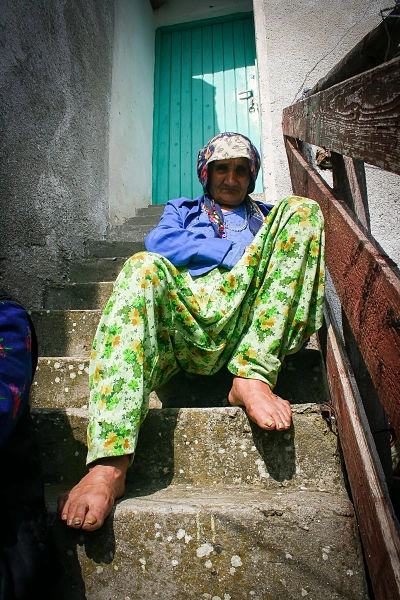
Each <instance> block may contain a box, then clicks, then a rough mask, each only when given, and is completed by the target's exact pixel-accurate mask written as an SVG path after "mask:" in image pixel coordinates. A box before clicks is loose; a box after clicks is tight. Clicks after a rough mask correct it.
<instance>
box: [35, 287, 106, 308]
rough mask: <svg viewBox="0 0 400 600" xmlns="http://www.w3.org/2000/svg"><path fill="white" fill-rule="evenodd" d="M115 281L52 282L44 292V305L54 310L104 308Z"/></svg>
mask: <svg viewBox="0 0 400 600" xmlns="http://www.w3.org/2000/svg"><path fill="white" fill-rule="evenodd" d="M113 286H114V282H113V281H90V282H88V283H66V284H51V285H49V286H48V287H47V288H46V290H45V292H44V294H43V307H44V308H45V309H53V310H67V309H71V310H85V309H87V310H89V309H97V310H104V307H105V305H106V304H107V302H108V299H109V297H110V295H111V292H112V289H113Z"/></svg>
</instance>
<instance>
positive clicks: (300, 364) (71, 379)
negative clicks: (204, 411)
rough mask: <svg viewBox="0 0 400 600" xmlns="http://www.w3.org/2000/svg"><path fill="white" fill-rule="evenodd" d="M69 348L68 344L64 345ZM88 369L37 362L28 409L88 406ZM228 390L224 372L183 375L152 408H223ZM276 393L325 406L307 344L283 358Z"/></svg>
mask: <svg viewBox="0 0 400 600" xmlns="http://www.w3.org/2000/svg"><path fill="white" fill-rule="evenodd" d="M42 331H43V337H44V338H45V339H48V338H47V337H46V334H45V329H43V330H40V331H39V334H40V333H42ZM78 339H79V338H78ZM312 341H313V340H312ZM68 346H69V347H70V348H71V346H72V344H71V343H68ZM49 350H50V349H49ZM88 369H89V356H88V355H86V356H85V357H82V356H68V357H66V356H64V357H62V356H58V355H57V356H53V355H50V354H49V355H48V356H42V357H40V358H39V362H38V368H37V370H36V374H35V378H34V382H33V386H32V393H31V397H32V398H31V401H32V405H33V406H34V407H37V408H56V407H58V408H62V409H65V408H73V407H77V408H81V407H83V406H87V404H88V400H89V381H88ZM231 385H232V375H231V374H230V373H229V372H228V371H227V370H221V371H220V372H219V373H217V374H216V375H213V376H210V377H206V376H200V375H192V374H190V373H184V372H181V373H178V374H177V375H175V376H174V377H173V378H172V379H171V380H170V381H169V382H168V383H167V384H165V385H164V386H162V387H161V388H159V389H158V390H156V392H155V393H154V394H153V396H152V402H153V405H154V406H159V405H162V406H164V407H188V406H199V407H210V406H221V405H222V404H223V403H225V401H226V398H227V396H228V393H229V390H230V388H231ZM275 392H276V393H277V394H278V395H279V396H281V397H283V398H286V399H288V400H289V401H290V402H291V403H292V404H304V403H314V404H316V405H322V404H328V403H329V393H328V390H327V384H326V378H325V371H324V367H323V364H322V359H321V354H320V352H319V351H318V350H316V349H314V348H313V347H312V345H311V344H310V345H309V346H307V347H305V348H304V349H303V350H301V351H300V352H299V353H297V354H294V355H293V356H288V357H286V360H285V361H284V363H283V365H282V369H281V372H280V375H279V378H278V383H277V386H276V388H275Z"/></svg>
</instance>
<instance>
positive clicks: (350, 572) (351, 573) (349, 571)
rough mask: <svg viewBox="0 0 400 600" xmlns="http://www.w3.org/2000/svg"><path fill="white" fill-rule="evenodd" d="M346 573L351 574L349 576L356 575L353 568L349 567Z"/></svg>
mask: <svg viewBox="0 0 400 600" xmlns="http://www.w3.org/2000/svg"><path fill="white" fill-rule="evenodd" d="M346 575H349V577H352V576H353V575H354V571H353V569H347V571H346Z"/></svg>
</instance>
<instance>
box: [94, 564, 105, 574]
mask: <svg viewBox="0 0 400 600" xmlns="http://www.w3.org/2000/svg"><path fill="white" fill-rule="evenodd" d="M103 571H104V569H103V567H100V566H99V567H96V573H102V572H103Z"/></svg>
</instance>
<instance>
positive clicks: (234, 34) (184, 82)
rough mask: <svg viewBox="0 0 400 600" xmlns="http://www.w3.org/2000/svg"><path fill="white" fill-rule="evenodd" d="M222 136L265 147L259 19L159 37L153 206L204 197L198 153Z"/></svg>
mask: <svg viewBox="0 0 400 600" xmlns="http://www.w3.org/2000/svg"><path fill="white" fill-rule="evenodd" d="M222 131H237V132H239V133H243V134H244V135H247V136H248V137H250V139H251V140H252V141H253V142H254V144H255V145H256V146H257V147H258V148H260V139H261V136H260V121H259V113H258V87H257V73H256V51H255V38H254V24H253V15H252V13H246V14H240V15H230V17H229V18H223V19H218V20H212V21H210V20H208V21H202V22H195V23H191V24H184V25H180V26H174V27H168V28H160V29H159V30H157V34H156V68H155V106H154V134H153V204H164V203H165V202H167V201H168V200H169V199H170V198H178V197H180V196H186V197H189V198H193V197H195V196H198V195H199V194H201V192H202V189H201V186H200V184H199V182H198V179H197V175H196V159H197V153H198V151H199V149H200V148H201V147H202V146H203V145H204V144H205V142H207V141H208V140H209V139H210V138H211V137H212V136H213V135H216V134H217V133H220V132H222ZM255 192H256V193H261V192H262V175H261V174H260V175H259V178H258V181H257V187H256V190H255Z"/></svg>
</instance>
